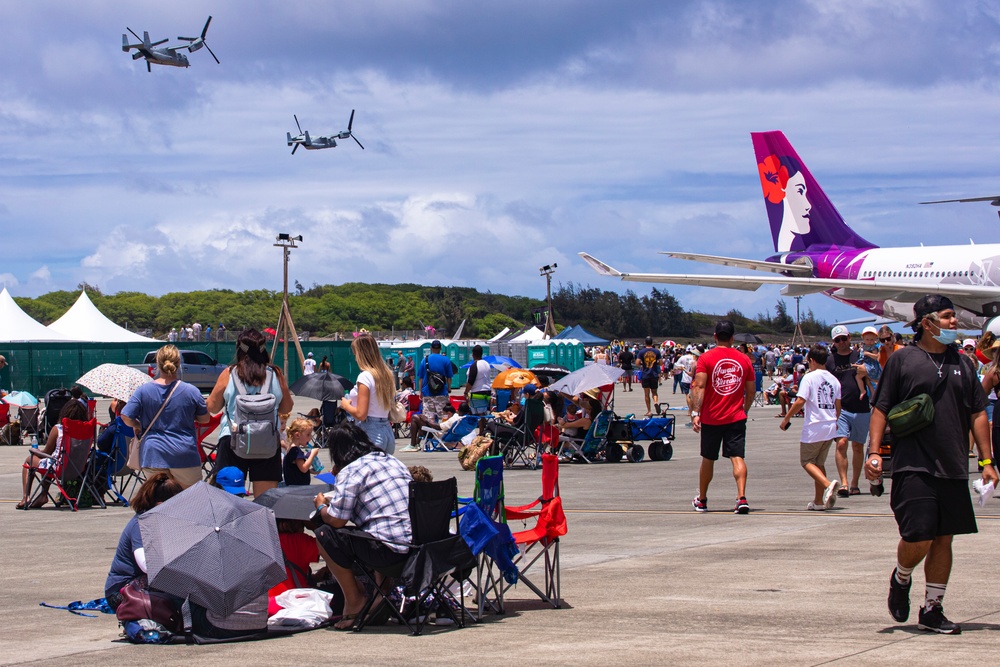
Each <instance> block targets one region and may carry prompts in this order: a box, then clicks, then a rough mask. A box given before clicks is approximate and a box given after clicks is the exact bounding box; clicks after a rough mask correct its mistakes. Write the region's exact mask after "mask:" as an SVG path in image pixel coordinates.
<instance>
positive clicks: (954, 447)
mask: <svg viewBox="0 0 1000 667" xmlns="http://www.w3.org/2000/svg"><path fill="white" fill-rule="evenodd" d="M913 315H914V319H913V320H912V321H911V322H910V323H909V324H908V326H910V327H912V328H913V330H914V331H915V332H916V335H915V336H914V341H915V344H914V345H911V346H908V347H904V348H902V349H900V350H897V351H896V352H894V353H893V354H892V356H890V357H889V359H888V360H887V361H886V364H885V369H884V370H883V372H882V381H881V382H879V384H878V388H877V389H876V390H875V397H874V404H875V409H874V411H873V413H872V420H871V450H870V452H869V454H868V456H867V459H866V461H865V476H866V477H867V478H868V479H870V480H876V479H878V478H879V477H880V476H881V475H882V473H883V461H882V456H881V455H880V454H879V452H880V451H881V449H880V448H881V445H882V439H883V437H884V432H885V427H886V423H887V421H888V415H889V414H890V411H891V410H892V409H893V408H894V407H896V406H898V405H900V404H901V403H903V402H904V401H907V400H910V399H914V398H916V397H918V396H921V395H927V396H929V397H930V398H931V400H932V401H933V405H934V413H933V418H932V419H930V420H929V421H928V422H927V423H925V424H923V425H922V428H918V430H915V431H913V432H911V433H907V434H905V435H903V434H901V433H899V432H895V433H893V434H892V471H891V472H892V491H891V502H890V505H891V506H892V511H893V514H894V515H895V518H896V525H897V526H898V527H899V537H900V540H899V544H898V546H897V548H896V567H895V568H894V569H893V571H892V574H891V575H890V577H889V598H888V607H889V613H890V615H891V616H892V618H893V619H894V620H896V621H897V622H899V623H903V622H904V621H906V620H907V619H908V618H909V615H910V587H911V585H912V579H911V575H912V573H913V570H914V569H915V568H916V567H917V566H918V565H919V564H920V563H921V561H923V563H924V576H925V580H926V583H925V587H926V588H925V593H924V602H923V604H922V605H921V607H920V612H919V615H918V622H917V627H918V628H920V629H921V630H927V631H930V632H938V633H941V634H949V635H955V634H959V633H961V631H962V628H961V626H959V625H958V624H957V623H953V622H951V621H950V620H948V618H947V617H946V616H945V615H944V608H943V605H942V600H943V598H944V594H945V589H946V587H947V584H948V580H949V578H950V575H951V566H952V542H953V538H954V536H955V535H963V534H968V533H975V532H977V527H976V516H975V513H974V512H973V509H972V499H971V498H970V495H969V488H968V483H969V481H968V480H969V459H968V451H969V433H970V431H971V433H972V437H973V438H974V439H975V443H976V447H977V448H978V449H979V458H980V462H981V463H983V464H984V467H983V481H984V483H987V484H988V483H990V482H992V483H993V484H994V485H996V483H997V481H998V477H997V472H996V470H995V469H994V468H993V466H992V465H991V463H992V460H991V445H990V430H989V423H988V420H987V418H986V405H987V399H986V392H984V391H983V388H982V385H981V384H980V382H979V379H978V377H977V376H976V371H975V367H974V365H973V363H972V360H971V359H969V358H967V356H966V355H962V354H959V352H958V349H957V348H956V346H955V345H954V343H955V340H956V337H957V334H958V331H957V327H958V319H957V317H956V315H955V308H954V306H953V305H952V302H951V300H950V299H948V297H946V296H941V295H939V294H931V295H928V296H925V297H922V298H921V299H920V300H919V301H917V302H916V303H915V304H914V306H913Z"/></svg>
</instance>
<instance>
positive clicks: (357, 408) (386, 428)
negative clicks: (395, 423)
mask: <svg viewBox="0 0 1000 667" xmlns="http://www.w3.org/2000/svg"><path fill="white" fill-rule="evenodd" d="M351 352H353V353H354V359H355V361H357V362H358V368H360V369H361V373H360V374H359V375H358V381H357V382H356V383H355V385H354V388H353V389H351V393H350V394H349V395H348V396H347V397H345V398H342V399H340V409H341V410H343V411H344V412H346V413H347V414H348V416H350V417H351V418H352V419H353V420H354V421H355V422H357V424H358V426H360V427H361V430H363V431H364V432H365V433H366V434H368V439H369V440H371V441H372V443H373V444H374V445H375V446H376V447H378V448H379V449H381V450H382V451H383V452H385V453H386V454H392V453H393V452H395V451H396V435H395V434H394V433H393V431H392V424H390V423H389V409H390V408H392V406H393V405H395V404H396V385H395V383H394V382H393V379H392V371H391V370H389V366H388V365H386V363H385V362H384V361H382V355H381V354H380V353H379V349H378V343H377V342H376V341H375V338H374V337H373V336H372V335H371V334H367V333H366V334H361V335H360V336H358V337H357V338H355V339H354V340H353V341H352V342H351Z"/></svg>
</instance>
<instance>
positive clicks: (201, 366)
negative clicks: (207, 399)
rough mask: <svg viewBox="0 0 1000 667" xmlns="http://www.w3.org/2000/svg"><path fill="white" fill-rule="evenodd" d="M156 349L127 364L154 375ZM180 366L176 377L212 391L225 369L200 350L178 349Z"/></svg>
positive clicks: (201, 388) (155, 373) (202, 389)
mask: <svg viewBox="0 0 1000 667" xmlns="http://www.w3.org/2000/svg"><path fill="white" fill-rule="evenodd" d="M156 352H157V351H156V350H153V351H152V352H147V353H146V358H145V359H144V360H143V362H142V363H141V364H129V365H130V366H132V367H133V368H138V369H139V370H141V371H143V372H144V373H149V375H150V377H156V375H157V370H156ZM180 353H181V367H180V369H179V370H178V372H177V377H179V378H180V379H181V380H184V381H185V382H188V383H190V384H193V385H194V386H195V387H197V388H198V389H200V390H201V391H212V389H213V388H214V387H215V382H216V380H218V379H219V376H220V375H221V374H222V371H224V370H226V368H227V366H226V364H220V363H219V362H218V360H216V359H213V358H212V357H210V356H209V355H208V354H206V353H205V352H202V351H200V350H180Z"/></svg>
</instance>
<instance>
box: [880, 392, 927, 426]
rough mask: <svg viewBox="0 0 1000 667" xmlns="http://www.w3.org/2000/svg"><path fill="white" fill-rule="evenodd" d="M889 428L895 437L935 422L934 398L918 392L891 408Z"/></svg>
mask: <svg viewBox="0 0 1000 667" xmlns="http://www.w3.org/2000/svg"><path fill="white" fill-rule="evenodd" d="M887 418H888V421H889V428H890V429H892V435H893V436H894V437H906V436H908V435H913V434H914V433H916V432H917V431H920V430H922V429H925V428H927V427H928V426H930V425H931V424H932V423H933V422H934V400H933V399H932V398H931V397H930V395H929V394H917V395H916V396H914V397H913V398H910V399H907V400H905V401H903V402H902V403H900V404H899V405H897V406H895V407H894V408H892V409H891V410H889V414H888V417H887Z"/></svg>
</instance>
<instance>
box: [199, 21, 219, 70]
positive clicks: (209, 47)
mask: <svg viewBox="0 0 1000 667" xmlns="http://www.w3.org/2000/svg"><path fill="white" fill-rule="evenodd" d="M209 19H211V17H209ZM201 43H202V44H204V45H205V48H206V49H208V52H209V53H211V54H212V57H213V58H215V64H216V65H221V64H222V63H220V62H219V59H218V57H216V55H215V53H214V52H213V51H212V47H211V46H209V45H208V42H206V41H205V40H202V42H201Z"/></svg>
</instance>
